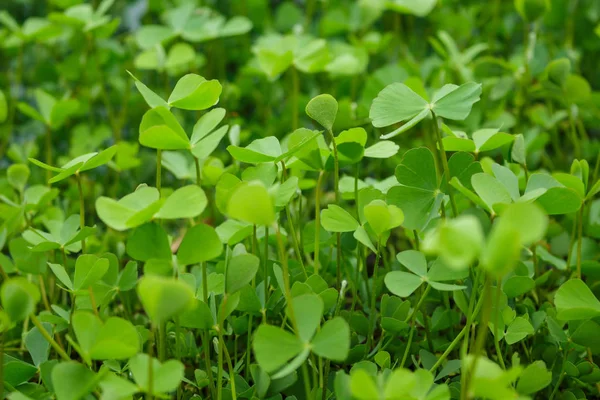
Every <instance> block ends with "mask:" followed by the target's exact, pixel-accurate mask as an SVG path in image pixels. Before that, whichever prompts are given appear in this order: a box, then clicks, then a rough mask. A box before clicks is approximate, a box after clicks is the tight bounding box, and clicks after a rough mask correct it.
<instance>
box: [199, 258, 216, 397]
mask: <svg viewBox="0 0 600 400" xmlns="http://www.w3.org/2000/svg"><path fill="white" fill-rule="evenodd" d="M201 266H202V300H203V301H204V303H205V304H207V305H208V273H207V272H206V261H203V262H202V264H201ZM202 346H203V347H204V349H203V350H204V351H203V353H204V366H205V368H206V374H207V375H208V384H209V389H210V393H212V395H213V397H214V394H215V386H214V381H213V375H212V368H211V365H210V331H209V330H208V329H207V330H205V331H204V332H202Z"/></svg>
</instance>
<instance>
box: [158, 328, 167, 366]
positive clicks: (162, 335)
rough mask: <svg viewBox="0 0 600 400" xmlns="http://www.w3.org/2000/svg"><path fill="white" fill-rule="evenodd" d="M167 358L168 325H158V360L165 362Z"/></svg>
mask: <svg viewBox="0 0 600 400" xmlns="http://www.w3.org/2000/svg"><path fill="white" fill-rule="evenodd" d="M166 358H167V323H166V322H161V323H160V324H159V325H158V360H159V361H160V362H163V361H164V360H165V359H166Z"/></svg>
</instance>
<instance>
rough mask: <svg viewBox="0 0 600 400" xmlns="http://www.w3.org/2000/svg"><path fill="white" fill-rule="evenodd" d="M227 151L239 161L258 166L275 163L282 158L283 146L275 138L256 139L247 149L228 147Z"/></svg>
mask: <svg viewBox="0 0 600 400" xmlns="http://www.w3.org/2000/svg"><path fill="white" fill-rule="evenodd" d="M227 151H228V152H229V154H231V156H232V157H233V158H235V159H236V160H238V161H241V162H245V163H249V164H258V163H263V162H272V161H275V160H276V159H277V158H278V157H279V156H281V145H280V144H279V140H278V139H277V138H276V137H274V136H269V137H266V138H263V139H256V140H254V141H253V142H252V143H250V144H249V145H248V146H246V147H238V146H228V147H227Z"/></svg>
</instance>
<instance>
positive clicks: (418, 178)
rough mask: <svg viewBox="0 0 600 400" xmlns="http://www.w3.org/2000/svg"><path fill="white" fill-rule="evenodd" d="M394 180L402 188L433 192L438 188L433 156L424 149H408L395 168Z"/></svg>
mask: <svg viewBox="0 0 600 400" xmlns="http://www.w3.org/2000/svg"><path fill="white" fill-rule="evenodd" d="M396 179H398V182H400V183H401V184H402V185H404V186H409V187H416V188H419V189H424V190H429V191H434V190H436V189H437V188H438V182H437V173H436V169H435V160H434V158H433V154H432V153H431V151H430V150H429V149H428V148H426V147H418V148H416V149H410V150H408V151H407V152H406V153H404V157H402V161H400V164H399V165H398V166H397V167H396Z"/></svg>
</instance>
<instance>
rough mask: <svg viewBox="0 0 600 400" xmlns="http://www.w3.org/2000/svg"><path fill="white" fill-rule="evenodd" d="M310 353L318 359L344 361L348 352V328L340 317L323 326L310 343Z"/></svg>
mask: <svg viewBox="0 0 600 400" xmlns="http://www.w3.org/2000/svg"><path fill="white" fill-rule="evenodd" d="M311 349H312V351H313V352H314V353H315V354H316V355H318V356H319V357H323V358H326V359H328V360H333V361H338V362H341V361H344V360H346V358H347V357H348V352H349V350H350V327H349V326H348V323H347V322H346V321H345V320H344V319H343V318H342V317H335V318H333V319H331V320H329V321H327V322H325V324H323V326H322V327H321V330H319V332H317V334H316V335H315V337H314V339H313V340H312V342H311Z"/></svg>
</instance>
